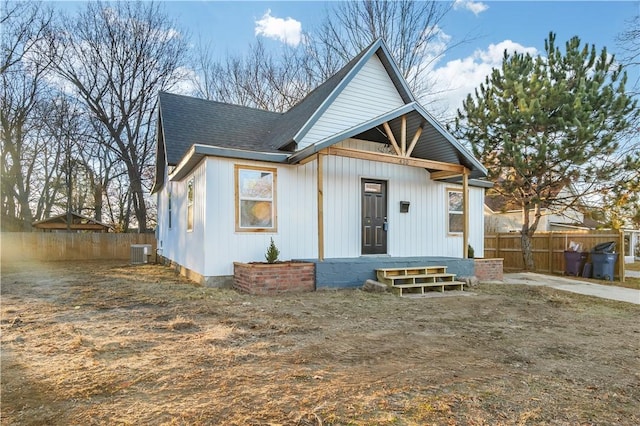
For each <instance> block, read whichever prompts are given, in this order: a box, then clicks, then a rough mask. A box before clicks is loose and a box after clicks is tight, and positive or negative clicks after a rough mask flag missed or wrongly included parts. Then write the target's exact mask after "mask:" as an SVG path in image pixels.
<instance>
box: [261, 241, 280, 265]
mask: <svg viewBox="0 0 640 426" xmlns="http://www.w3.org/2000/svg"><path fill="white" fill-rule="evenodd" d="M278 256H280V250H278V248H277V247H276V244H275V243H274V242H273V238H271V244H270V245H269V248H268V249H267V254H265V255H264V257H265V259H267V263H276V262H277V261H278Z"/></svg>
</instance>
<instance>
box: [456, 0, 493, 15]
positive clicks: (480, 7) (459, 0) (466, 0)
mask: <svg viewBox="0 0 640 426" xmlns="http://www.w3.org/2000/svg"><path fill="white" fill-rule="evenodd" d="M453 8H454V9H455V10H458V9H466V10H469V11H471V12H473V14H474V15H476V16H478V15H479V14H480V13H482V12H484V11H485V10H487V9H489V6H487V5H486V4H485V3H482V2H481V1H473V0H456V1H455V2H454V3H453Z"/></svg>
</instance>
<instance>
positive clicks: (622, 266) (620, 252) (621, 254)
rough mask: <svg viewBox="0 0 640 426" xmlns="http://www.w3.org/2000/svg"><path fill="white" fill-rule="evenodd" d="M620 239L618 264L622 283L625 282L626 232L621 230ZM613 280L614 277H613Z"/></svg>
mask: <svg viewBox="0 0 640 426" xmlns="http://www.w3.org/2000/svg"><path fill="white" fill-rule="evenodd" d="M618 238H620V244H619V247H620V250H618V262H620V263H619V264H618V273H619V274H620V282H622V283H623V282H624V251H625V247H624V231H623V230H620V232H619V233H618ZM612 278H613V277H612Z"/></svg>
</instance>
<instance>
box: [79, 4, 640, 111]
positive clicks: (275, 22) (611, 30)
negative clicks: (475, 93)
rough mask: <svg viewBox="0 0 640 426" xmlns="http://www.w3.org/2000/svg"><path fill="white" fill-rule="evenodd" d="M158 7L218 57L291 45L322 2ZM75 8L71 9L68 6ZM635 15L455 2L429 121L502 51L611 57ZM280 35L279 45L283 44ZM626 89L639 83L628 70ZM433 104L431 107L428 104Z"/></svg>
mask: <svg viewBox="0 0 640 426" xmlns="http://www.w3.org/2000/svg"><path fill="white" fill-rule="evenodd" d="M163 4H164V7H165V9H166V10H167V12H169V14H171V15H172V16H173V17H174V18H175V19H176V20H177V21H178V23H179V25H180V26H181V27H182V29H186V30H188V31H189V33H190V35H191V38H192V41H193V42H194V43H196V42H198V40H200V41H201V42H204V43H208V44H210V45H211V46H212V47H213V49H214V52H215V53H217V54H219V55H225V54H226V53H232V54H238V53H242V52H243V51H245V50H246V49H247V47H248V46H249V44H250V43H251V42H254V41H255V40H256V39H257V38H262V39H263V40H264V41H265V43H266V45H267V46H271V47H274V48H277V47H278V46H279V45H281V44H282V43H285V42H289V43H295V41H296V40H297V39H296V33H299V32H300V31H305V32H308V31H310V30H312V29H313V27H314V26H317V25H319V24H320V22H321V21H322V18H323V17H324V16H325V14H326V11H327V9H328V8H330V7H332V6H333V5H335V3H334V2H327V1H233V2H232V1H204V0H202V1H163ZM76 5H77V4H76ZM638 13H640V0H637V1H473V0H458V1H457V5H456V7H455V8H454V9H453V10H452V11H451V12H450V13H449V14H448V15H447V17H446V18H445V20H444V22H443V23H442V25H441V28H440V30H441V36H442V37H443V39H449V40H450V42H452V43H456V42H458V41H460V40H463V39H465V38H467V39H468V38H471V41H469V42H467V43H464V44H462V45H461V46H458V47H456V48H453V49H451V50H450V51H448V52H446V54H445V55H444V56H443V57H442V58H441V59H440V60H439V62H437V63H436V64H435V66H434V68H433V70H432V73H433V76H434V77H435V78H436V80H437V84H438V85H439V86H438V88H439V89H441V90H444V92H443V93H442V94H440V95H438V97H437V98H430V99H425V102H429V105H431V108H433V109H434V111H433V112H434V113H436V115H439V116H441V118H446V117H447V116H450V115H451V114H453V113H454V112H455V109H456V108H458V107H460V106H461V100H462V98H463V97H464V96H465V95H466V93H468V92H470V91H472V90H473V89H474V88H475V87H476V86H477V85H478V84H479V83H480V82H481V81H482V80H483V79H484V76H485V75H487V73H488V72H489V71H490V70H491V68H492V67H497V66H499V65H500V63H501V59H502V53H503V51H504V49H508V50H518V51H529V52H532V53H542V52H543V51H544V40H545V38H547V36H548V34H549V31H554V32H555V33H556V34H557V39H556V40H557V42H558V43H559V45H561V46H563V45H564V42H565V41H567V40H568V39H569V38H571V37H572V36H574V35H577V36H579V37H580V38H581V40H582V41H583V42H588V43H592V44H595V45H596V48H598V49H601V48H602V47H605V46H606V47H607V50H608V51H609V52H610V53H613V54H616V56H620V55H619V54H618V52H619V50H620V49H619V47H618V46H617V44H616V42H615V38H616V35H618V34H619V33H621V32H622V31H624V29H625V28H626V21H628V20H629V19H631V17H632V16H634V15H636V14H638ZM285 34H286V38H285ZM629 72H630V81H635V79H637V78H638V76H639V75H640V72H639V70H637V69H634V70H629ZM432 102H435V103H432Z"/></svg>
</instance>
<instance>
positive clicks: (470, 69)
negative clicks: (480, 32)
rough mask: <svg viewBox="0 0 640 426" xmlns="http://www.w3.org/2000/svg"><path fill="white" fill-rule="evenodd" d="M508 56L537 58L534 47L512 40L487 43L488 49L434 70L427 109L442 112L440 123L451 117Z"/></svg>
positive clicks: (426, 99) (426, 102) (426, 101)
mask: <svg viewBox="0 0 640 426" xmlns="http://www.w3.org/2000/svg"><path fill="white" fill-rule="evenodd" d="M505 50H506V51H507V52H509V53H513V52H518V53H529V54H531V55H537V54H538V50H537V49H536V48H535V47H525V46H523V45H521V44H519V43H516V42H513V41H511V40H504V41H501V42H500V43H498V44H490V45H489V46H488V47H487V49H485V50H481V49H478V50H476V51H475V52H473V54H472V55H471V56H468V57H466V58H462V59H455V60H452V61H449V62H447V63H446V64H445V65H444V66H442V67H438V68H434V69H433V71H432V74H431V77H432V78H433V79H434V82H435V86H434V93H435V94H434V95H430V96H427V97H426V98H425V99H423V100H422V101H423V103H424V104H426V105H429V108H428V109H429V110H434V111H444V113H443V115H442V116H441V117H440V118H442V119H443V120H445V121H446V120H447V119H450V118H452V117H453V116H454V114H455V112H456V110H457V109H458V108H462V101H463V100H464V99H465V98H466V97H467V95H468V94H469V93H473V91H474V90H475V89H476V88H477V87H478V86H480V83H483V82H484V80H485V77H486V76H487V75H489V74H490V73H491V70H492V69H493V68H499V67H500V66H501V65H502V57H503V54H504V51H505Z"/></svg>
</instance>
